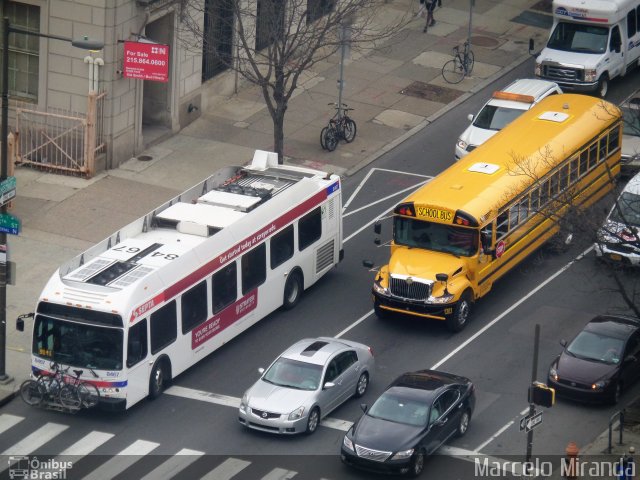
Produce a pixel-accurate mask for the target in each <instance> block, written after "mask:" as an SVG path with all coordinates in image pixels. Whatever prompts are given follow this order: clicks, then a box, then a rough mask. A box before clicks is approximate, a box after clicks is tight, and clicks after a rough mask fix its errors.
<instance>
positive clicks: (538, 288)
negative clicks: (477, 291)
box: [431, 245, 593, 370]
mask: <svg viewBox="0 0 640 480" xmlns="http://www.w3.org/2000/svg"><path fill="white" fill-rule="evenodd" d="M591 250H593V245H592V246H591V247H589V248H588V249H586V250H585V251H584V252H582V253H581V254H580V255H578V256H577V257H576V258H575V259H573V260H571V261H570V262H569V263H567V264H566V265H565V266H564V267H562V268H561V269H560V270H558V271H557V272H556V273H554V274H553V275H551V276H550V277H548V278H547V279H546V280H545V281H543V282H542V283H540V284H539V285H538V286H537V287H535V288H534V289H533V290H531V291H530V292H529V293H528V294H527V295H525V296H524V297H522V298H521V299H520V300H518V301H517V302H516V303H514V304H512V305H511V306H510V307H509V308H507V309H506V310H505V311H504V312H502V313H501V314H500V315H498V316H497V317H496V318H494V319H493V320H491V321H490V322H489V323H487V324H486V325H485V326H484V327H482V328H481V329H480V330H478V331H477V332H476V333H474V334H473V335H471V336H470V337H469V338H467V339H466V340H465V341H464V342H462V343H461V344H460V345H458V346H457V347H456V348H454V349H453V350H452V351H451V352H450V353H448V354H447V355H446V356H445V357H444V358H443V359H441V360H440V361H439V362H437V363H436V364H434V365H433V366H432V367H431V369H432V370H437V369H438V367H440V366H441V365H442V364H443V363H444V362H446V361H447V360H449V359H450V358H451V357H453V356H454V355H455V354H456V353H458V352H459V351H460V350H462V349H463V348H464V347H466V346H467V345H469V344H470V343H471V342H473V341H474V340H475V339H476V338H478V337H479V336H480V335H482V334H483V333H484V332H486V331H487V330H489V329H490V328H491V327H493V326H494V325H495V324H496V323H498V322H499V321H500V320H502V319H503V318H504V317H506V316H507V315H508V314H509V313H511V312H512V311H513V310H515V309H516V308H518V307H519V306H520V305H522V304H523V303H524V302H525V301H527V300H528V299H529V298H531V297H532V296H533V295H535V294H536V293H538V292H539V291H540V290H542V289H543V288H544V287H546V286H547V285H548V284H549V283H551V282H552V281H553V280H555V278H556V277H558V276H559V275H561V274H562V273H564V272H565V271H566V270H568V269H569V268H570V267H571V266H572V265H573V264H574V263H575V262H576V261H578V260H580V259H581V258H582V257H584V256H585V255H586V254H587V253H589V252H590V251H591Z"/></svg>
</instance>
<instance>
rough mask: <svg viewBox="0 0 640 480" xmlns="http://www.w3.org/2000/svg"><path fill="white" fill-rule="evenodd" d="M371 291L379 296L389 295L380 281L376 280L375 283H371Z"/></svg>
mask: <svg viewBox="0 0 640 480" xmlns="http://www.w3.org/2000/svg"><path fill="white" fill-rule="evenodd" d="M373 290H374V291H375V292H376V293H379V294H380V295H389V290H387V289H386V288H384V287H383V286H382V284H381V283H380V280H376V281H375V282H373Z"/></svg>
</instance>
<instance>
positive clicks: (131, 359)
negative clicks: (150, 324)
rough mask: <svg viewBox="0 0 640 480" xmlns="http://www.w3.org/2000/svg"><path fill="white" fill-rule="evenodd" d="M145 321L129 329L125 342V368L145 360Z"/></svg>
mask: <svg viewBox="0 0 640 480" xmlns="http://www.w3.org/2000/svg"><path fill="white" fill-rule="evenodd" d="M147 348H148V347H147V319H146V318H145V319H144V320H142V321H141V322H138V323H137V324H136V325H134V326H133V327H131V328H130V329H129V338H128V340H127V367H132V366H134V365H135V364H136V363H140V362H141V361H142V360H144V359H145V358H147Z"/></svg>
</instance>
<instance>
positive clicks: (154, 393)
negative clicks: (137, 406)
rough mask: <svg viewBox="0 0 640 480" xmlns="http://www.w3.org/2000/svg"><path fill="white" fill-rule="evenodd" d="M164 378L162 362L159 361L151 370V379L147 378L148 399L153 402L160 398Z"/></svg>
mask: <svg viewBox="0 0 640 480" xmlns="http://www.w3.org/2000/svg"><path fill="white" fill-rule="evenodd" d="M165 378H166V373H165V368H164V362H162V361H161V360H160V361H158V362H156V363H155V365H154V366H153V370H151V377H150V378H149V398H150V399H151V400H154V399H156V398H158V397H159V396H160V394H161V393H162V390H164V382H165Z"/></svg>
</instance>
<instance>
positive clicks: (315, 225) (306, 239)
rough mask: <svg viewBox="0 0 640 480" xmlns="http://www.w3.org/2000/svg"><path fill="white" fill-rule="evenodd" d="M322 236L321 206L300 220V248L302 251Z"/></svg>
mask: <svg viewBox="0 0 640 480" xmlns="http://www.w3.org/2000/svg"><path fill="white" fill-rule="evenodd" d="M321 236H322V212H321V210H320V207H318V208H316V209H314V210H313V211H311V212H309V213H308V214H306V215H305V216H304V217H302V218H301V219H300V221H299V222H298V250H300V251H302V250H304V249H305V248H307V247H308V246H309V245H311V244H312V243H313V242H315V241H316V240H319V239H320V237H321Z"/></svg>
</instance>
